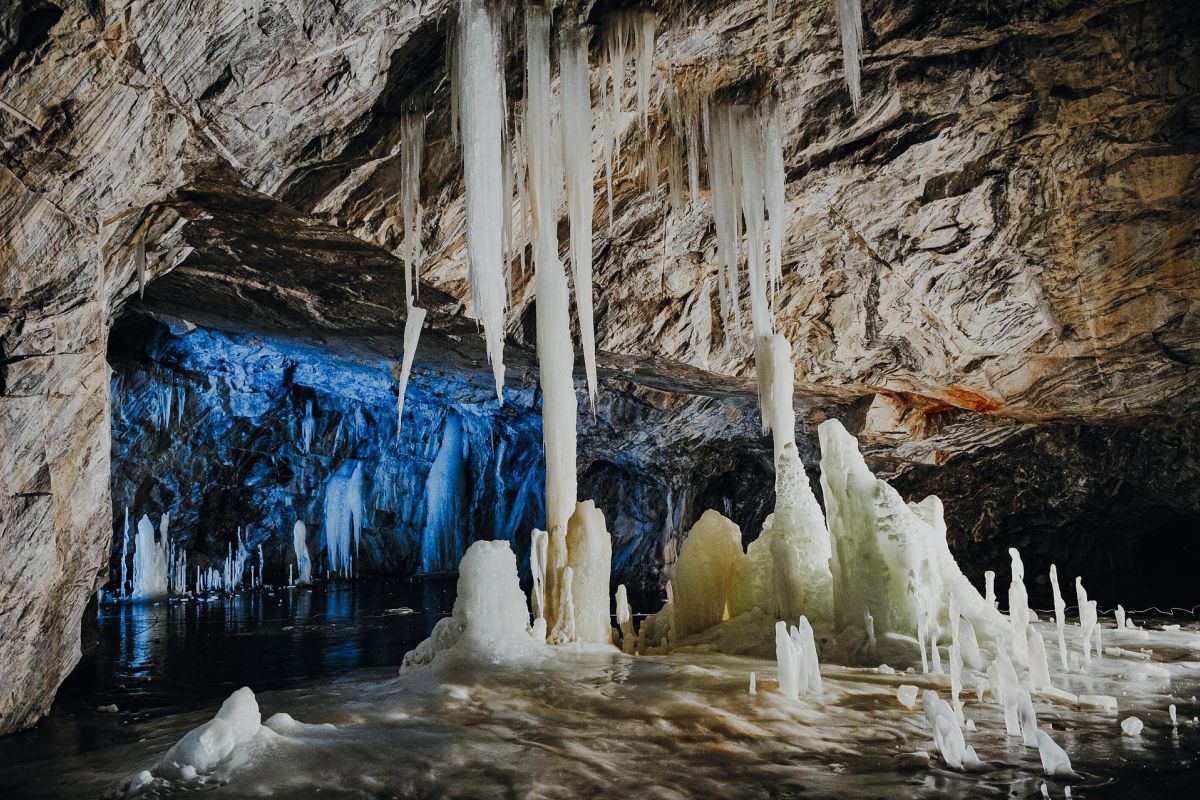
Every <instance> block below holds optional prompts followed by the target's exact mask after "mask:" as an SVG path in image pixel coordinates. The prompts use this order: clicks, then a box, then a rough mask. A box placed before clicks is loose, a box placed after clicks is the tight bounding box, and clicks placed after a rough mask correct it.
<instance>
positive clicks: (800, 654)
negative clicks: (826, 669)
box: [775, 617, 822, 700]
mask: <svg viewBox="0 0 1200 800" xmlns="http://www.w3.org/2000/svg"><path fill="white" fill-rule="evenodd" d="M775 659H776V661H777V662H778V665H779V693H780V694H782V695H783V696H784V697H789V698H791V699H792V700H796V699H798V698H799V697H800V696H801V695H808V694H820V692H821V687H822V683H821V666H820V663H819V662H818V660H817V645H816V640H815V639H814V638H813V629H812V626H811V625H810V624H809V623H808V620H807V619H805V618H804V617H800V622H799V624H798V625H795V626H792V627H791V629H790V630H789V628H788V624H787V623H786V622H784V621H783V620H780V621H779V622H777V623H775Z"/></svg>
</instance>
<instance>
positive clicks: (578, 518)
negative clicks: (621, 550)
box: [559, 500, 612, 644]
mask: <svg viewBox="0 0 1200 800" xmlns="http://www.w3.org/2000/svg"><path fill="white" fill-rule="evenodd" d="M567 568H568V569H569V570H570V571H571V580H570V581H569V582H568V581H565V580H564V586H563V593H564V595H566V593H567V590H568V589H569V591H570V597H571V613H572V616H573V621H572V623H573V624H572V628H573V630H574V636H573V637H571V638H570V639H566V640H568V641H571V640H573V641H578V642H591V643H593V644H610V643H611V642H612V623H611V622H610V619H611V612H610V609H611V607H612V606H611V603H610V602H609V597H608V583H609V575H610V574H611V573H612V539H611V538H610V537H609V535H608V528H607V527H606V526H605V524H604V514H603V513H602V512H601V511H600V509H598V508H596V504H595V503H594V502H593V501H591V500H585V501H584V502H581V503H579V504H577V505H576V506H575V513H574V514H572V515H571V519H570V521H569V523H568V525H567ZM565 611H566V609H564V613H563V614H561V615H560V617H559V618H560V619H561V618H562V617H563V616H565V615H566V614H565Z"/></svg>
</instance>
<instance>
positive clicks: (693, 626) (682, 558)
mask: <svg viewBox="0 0 1200 800" xmlns="http://www.w3.org/2000/svg"><path fill="white" fill-rule="evenodd" d="M743 558H744V556H743V554H742V532H741V530H740V529H739V528H738V526H737V525H735V524H734V523H732V522H730V521H729V520H727V519H726V518H725V517H723V516H721V515H720V514H719V513H717V512H716V511H713V510H712V509H709V510H708V511H705V512H704V515H703V516H702V517H700V519H699V521H697V522H696V524H695V525H694V526H693V527H692V529H691V531H689V532H688V535H687V538H686V539H684V540H683V547H682V548H680V551H679V559H678V560H677V561H676V562H675V570H674V573H673V576H672V583H673V584H674V588H675V594H674V597H675V606H674V608H675V625H676V629H675V630H674V631H673V633H674V636H675V637H676V639H682V638H683V637H685V636H690V635H691V634H693V633H699V632H700V631H704V630H707V629H708V628H711V627H713V626H714V625H717V624H719V623H720V622H721V621H722V620H724V619H727V618H728V616H729V610H730V607H731V604H732V603H731V601H732V599H733V591H734V586H735V580H736V578H735V576H736V575H737V573H738V567H739V565H740V564H741V562H742V560H743Z"/></svg>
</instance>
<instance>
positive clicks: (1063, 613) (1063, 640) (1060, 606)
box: [1050, 564, 1071, 672]
mask: <svg viewBox="0 0 1200 800" xmlns="http://www.w3.org/2000/svg"><path fill="white" fill-rule="evenodd" d="M1050 587H1051V588H1052V589H1053V590H1054V627H1055V628H1056V629H1057V633H1058V658H1059V661H1060V662H1061V663H1062V669H1063V672H1069V671H1070V669H1071V665H1070V662H1069V661H1068V660H1067V634H1066V629H1067V603H1066V601H1065V600H1063V596H1062V591H1061V590H1060V589H1059V586H1058V567H1056V566H1055V565H1054V564H1051V565H1050Z"/></svg>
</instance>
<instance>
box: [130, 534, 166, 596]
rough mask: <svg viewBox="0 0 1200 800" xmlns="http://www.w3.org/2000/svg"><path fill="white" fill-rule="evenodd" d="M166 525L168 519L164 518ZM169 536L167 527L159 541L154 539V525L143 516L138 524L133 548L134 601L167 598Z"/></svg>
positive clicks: (131, 591) (132, 594)
mask: <svg viewBox="0 0 1200 800" xmlns="http://www.w3.org/2000/svg"><path fill="white" fill-rule="evenodd" d="M163 520H164V523H165V520H166V517H165V515H164V517H163ZM167 588H168V587H167V536H166V525H165V524H164V525H163V535H162V538H161V539H160V540H159V541H155V538H154V524H153V523H152V522H150V518H149V517H147V516H145V515H143V516H142V518H141V519H140V520H138V524H137V536H136V538H135V539H134V548H133V587H132V589H131V590H130V593H129V597H130V599H132V600H158V599H161V598H163V597H166V596H167Z"/></svg>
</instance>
